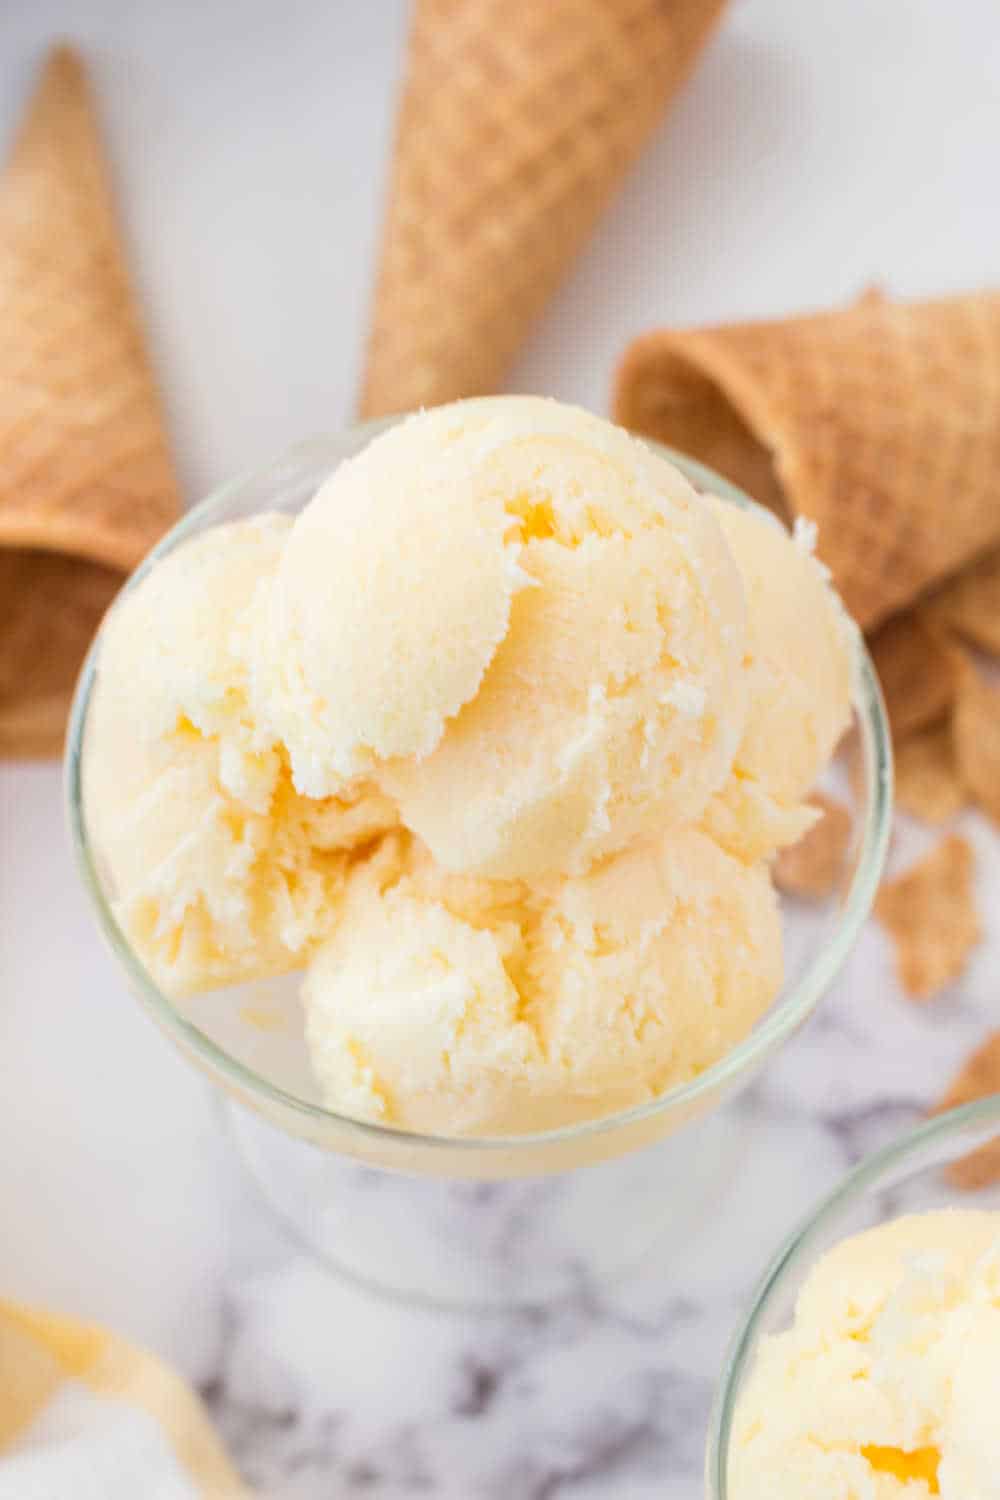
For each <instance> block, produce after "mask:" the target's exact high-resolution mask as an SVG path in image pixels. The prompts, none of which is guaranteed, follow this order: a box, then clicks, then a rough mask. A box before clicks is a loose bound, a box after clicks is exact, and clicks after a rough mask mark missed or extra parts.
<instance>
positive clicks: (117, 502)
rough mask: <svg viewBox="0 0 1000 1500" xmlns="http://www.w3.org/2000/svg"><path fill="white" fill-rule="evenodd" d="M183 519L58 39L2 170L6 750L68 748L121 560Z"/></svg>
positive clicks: (2, 717)
mask: <svg viewBox="0 0 1000 1500" xmlns="http://www.w3.org/2000/svg"><path fill="white" fill-rule="evenodd" d="M178 513H179V501H178V493H177V486H176V482H175V479H174V474H173V469H172V465H171V462H170V456H169V452H168V449H167V443H166V437H165V434H164V429H163V423H162V418H161V413H160V408H159V401H158V397H157V392H156V388H155V385H154V383H153V378H152V374H151V371H150V368H149V364H148V361H147V357H146V353H145V350H144V347H143V341H142V334H141V330H140V326H139V319H138V316H137V312H136V309H135V305H134V303H133V299H132V294H131V290H130V287H129V283H128V276H127V272H126V268H125V258H124V254H123V251H122V247H121V244H120V240H119V234H118V228H117V225H116V222H115V217H114V210H113V205H112V200H111V192H110V186H109V182H108V176H107V171H106V168H105V165H104V161H103V158H102V154H101V146H100V140H99V136H98V133H97V124H96V119H95V114H94V109H93V105H92V102H91V98H90V94H89V90H88V87H87V82H86V78H85V75H84V71H83V67H82V64H81V62H80V60H79V58H78V57H77V56H76V55H75V53H74V52H73V51H72V50H71V49H70V48H69V47H65V46H63V47H58V48H56V49H54V50H53V52H52V53H51V54H50V55H49V57H48V59H47V61H46V64H45V68H44V71H43V73H42V76H41V79H40V81H39V84H38V87H37V89H36V91H35V94H34V97H33V98H32V100H31V103H30V105H29V108H28V113H27V116H26V118H25V120H24V122H23V124H22V127H21V130H20V132H19V134H18V137H17V139H16V141H15V143H14V147H13V150H12V153H11V156H10V158H9V161H8V163H7V166H6V168H5V170H4V173H3V176H2V177H0V548H2V549H8V550H7V552H6V555H3V587H4V598H3V603H2V618H0V753H3V754H8V755H16V754H32V755H40V754H55V753H58V750H59V747H60V742H61V737H62V728H63V723H64V720H65V715H66V710H67V708H68V704H69V698H70V693H71V689H72V684H73V680H74V678H75V675H76V672H77V670H78V668H79V665H80V662H81V660H82V658H83V654H84V651H85V649H86V644H87V641H88V640H89V638H90V636H91V635H92V633H93V631H94V629H95V628H96V626H97V623H98V621H99V620H100V616H101V614H102V612H103V609H104V607H105V606H106V604H107V602H108V601H109V599H110V597H111V596H112V593H113V591H114V579H113V577H112V573H111V572H110V571H109V570H114V571H115V572H117V573H118V574H119V575H120V574H121V573H123V572H126V571H128V570H129V569H131V568H132V567H134V565H135V564H136V563H137V562H138V561H139V559H140V558H141V557H142V556H143V555H144V553H146V552H147V551H148V550H149V548H150V547H151V546H152V544H153V543H154V542H155V541H156V539H157V538H158V537H159V536H160V535H161V534H162V532H163V531H164V530H165V529H166V527H167V526H169V525H170V524H171V523H172V522H173V521H174V520H175V519H176V517H177V515H178ZM54 553H55V554H62V556H60V557H59V558H58V560H56V561H53V558H52V554H54ZM119 582H120V577H119ZM29 642H30V643H31V644H30V646H29V645H28V643H29Z"/></svg>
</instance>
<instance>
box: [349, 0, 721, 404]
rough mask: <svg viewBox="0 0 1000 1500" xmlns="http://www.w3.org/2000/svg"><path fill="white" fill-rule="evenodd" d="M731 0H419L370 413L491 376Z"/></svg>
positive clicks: (433, 400)
mask: <svg viewBox="0 0 1000 1500" xmlns="http://www.w3.org/2000/svg"><path fill="white" fill-rule="evenodd" d="M724 3H725V0H671V3H670V4H669V5H666V4H663V3H662V0H546V3H545V4H542V5H540V4H537V3H536V0H416V4H415V9H414V12H413V20H412V27H411V33H410V41H409V51H408V60H407V72H406V78H405V81H404V88H403V96H402V103H401V106H400V110H399V116H398V119H397V128H396V145H395V156H394V162H393V168H392V175H391V183H390V192H389V204H388V214H387V218H386V222H385V225H384V229H383V249H382V258H381V265H380V269H379V273H378V278H377V283H376V291H375V301H374V312H373V318H372V326H371V333H370V338H369V345H368V354H367V368H366V372H365V376H364V381H363V387H362V394H361V401H360V406H361V411H362V414H363V415H364V416H377V415H382V414H385V413H388V412H395V411H402V410H406V409H410V408H414V407H418V406H430V405H435V404H437V403H440V402H442V401H450V400H454V399H456V398H458V397H461V396H471V395H479V394H483V393H487V392H489V391H492V390H495V389H496V388H497V385H498V384H499V382H500V381H501V379H502V377H503V375H504V372H505V371H506V369H507V367H508V365H509V363H510V361H511V359H512V357H513V356H514V354H515V352H516V351H517V349H518V346H519V345H520V344H521V342H522V340H523V339H524V337H525V335H526V334H527V332H528V329H529V328H530V326H531V324H532V322H533V321H534V319H535V318H536V317H537V315H538V313H539V312H540V310H541V308H542V307H543V305H544V304H545V302H546V300H547V299H548V297H549V296H550V295H551V293H552V292H553V291H554V289H555V287H556V286H557V284H558V283H559V281H560V279H561V278H562V276H563V274H564V272H565V270H566V267H567V265H568V264H569V262H570V261H571V260H572V258H573V256H574V255H575V254H576V252H577V251H578V250H579V249H580V247H581V245H582V244H583V242H584V240H585V239H586V237H587V235H588V233H589V232H590V230H591V228H592V226H593V225H594V223H595V221H596V220H597V218H598V216H599V215H600V213H601V211H602V209H603V208H604V206H605V203H606V202H607V200H608V198H609V197H610V195H611V193H612V191H613V190H614V188H615V187H616V185H617V184H618V182H619V181H620V180H621V177H622V175H623V173H624V172H625V170H626V168H627V167H628V165H629V164H630V162H631V161H632V160H633V158H634V157H635V156H636V155H637V154H638V152H639V150H640V149H641V147H642V146H643V144H644V143H645V141H646V139H647V137H648V136H649V135H650V133H651V131H652V130H653V128H654V127H655V125H656V124H657V122H658V121H659V120H660V118H661V117H662V115H663V112H664V110H665V108H666V106H667V105H668V103H669V102H670V100H671V98H672V96H673V95H674V93H675V92H676V90H677V88H678V86H679V85H680V83H681V82H682V81H683V79H684V78H685V76H686V75H687V73H688V71H689V70H690V68H691V67H692V65H693V63H694V61H695V59H696V57H697V55H698V52H699V51H700V49H701V47H702V45H703V44H704V42H705V40H706V38H707V36H708V34H709V32H710V31H711V29H712V27H713V25H714V23H715V21H716V20H717V18H718V16H719V14H720V13H721V11H722V8H723V5H724Z"/></svg>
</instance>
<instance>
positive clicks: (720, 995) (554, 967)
mask: <svg viewBox="0 0 1000 1500" xmlns="http://www.w3.org/2000/svg"><path fill="white" fill-rule="evenodd" d="M780 982H781V931H780V922H779V917H778V909H777V903H776V901H775V897H774V894H773V891H772V888H771V884H770V880H769V877H768V874H767V871H766V869H765V868H764V867H758V868H756V869H751V868H749V867H747V866H746V865H744V864H742V863H741V862H739V861H738V860H736V859H734V858H732V857H731V856H729V855H727V854H725V853H723V852H722V851H721V850H720V849H718V848H717V847H716V846H715V845H714V844H713V843H712V841H711V840H710V839H709V838H707V837H706V836H705V835H704V834H701V833H698V832H695V831H693V830H688V831H683V832H679V833H676V834H668V835H666V836H665V837H663V838H662V839H660V840H658V841H656V842H653V843H647V844H643V845H641V846H638V847H633V848H631V849H629V850H626V851H625V852H624V853H621V854H619V855H616V856H614V857H612V858H610V859H608V860H607V861H605V862H603V863H601V864H599V865H598V866H596V867H595V868H594V869H592V870H591V871H590V872H588V873H587V874H585V875H581V876H576V877H569V878H564V879H555V880H552V881H549V882H545V883H540V884H533V885H530V886H529V885H527V884H525V883H523V882H519V881H500V880H487V879H484V878H476V877H470V876H462V875H449V874H447V873H446V872H444V871H442V870H441V868H440V867H439V866H437V865H436V864H435V863H434V862H433V861H432V860H431V859H430V858H429V856H428V855H427V854H426V852H425V851H421V849H420V847H419V845H415V846H413V847H412V848H411V849H410V851H409V853H408V854H407V856H406V859H405V864H404V867H403V872H402V873H401V874H400V873H399V870H398V869H391V870H390V872H389V877H388V878H386V876H385V875H384V874H383V875H382V876H380V877H378V878H375V877H374V876H373V873H372V871H371V870H370V869H364V870H361V871H357V872H354V873H353V874H352V875H351V876H350V877H349V879H348V893H347V897H346V899H345V902H344V905H343V908H342V914H341V916H340V918H339V920H338V922H337V925H336V927H335V929H334V931H333V932H332V934H331V935H330V937H329V938H327V939H326V941H325V942H324V943H323V944H322V945H321V947H320V948H319V949H318V950H317V952H316V954H315V957H314V958H313V960H312V962H311V965H310V967H309V970H308V973H307V976H306V980H305V984H304V986H303V998H304V1002H305V1009H306V1035H307V1039H308V1043H309V1048H310V1054H311V1057H312V1060H313V1066H314V1070H315V1072H316V1075H317V1077H318V1079H319V1081H320V1085H321V1088H322V1092H323V1097H324V1099H325V1101H326V1103H327V1105H328V1106H329V1107H330V1108H332V1109H335V1110H338V1111H342V1112H344V1113H347V1114H351V1115H357V1116H360V1117H362V1118H366V1119H372V1120H378V1121H381V1122H383V1123H386V1124H391V1125H395V1126H399V1127H403V1128H406V1129H411V1130H417V1131H424V1132H433V1133H439V1134H446V1135H451V1134H508V1133H510V1134H516V1133H522V1132H530V1131H535V1130H544V1129H550V1128H554V1127H556V1126H560V1125H566V1124H570V1123H573V1122H574V1121H579V1120H585V1119H591V1118H595V1117H598V1116H601V1115H605V1114H609V1113H611V1112H613V1111H615V1110H618V1109H623V1108H627V1107H628V1106H630V1105H634V1104H638V1103H641V1102H643V1101H644V1100H649V1099H652V1098H655V1097H656V1096H657V1095H659V1094H660V1093H661V1092H662V1091H663V1090H664V1089H666V1088H668V1087H669V1086H671V1085H672V1084H675V1083H679V1082H681V1081H683V1080H686V1079H690V1078H692V1077H694V1076H695V1075H696V1074H697V1073H698V1072H700V1071H701V1070H702V1069H704V1068H705V1067H707V1066H709V1064H710V1063H712V1062H714V1061H715V1060H716V1059H717V1058H718V1057H719V1056H721V1055H722V1053H723V1052H725V1051H726V1050H727V1049H728V1048H729V1047H730V1046H732V1045H733V1044H734V1043H735V1042H736V1041H738V1040H739V1039H740V1038H741V1037H742V1036H744V1035H745V1034H746V1032H747V1031H748V1030H749V1029H750V1027H751V1026H752V1025H753V1023H754V1022H755V1021H756V1020H757V1019H758V1017H759V1016H760V1014H761V1013H762V1012H763V1011H764V1009H766V1007H767V1005H768V1004H769V1003H770V1001H771V1000H772V999H773V998H774V996H775V994H776V993H777V990H778V988H779V986H780Z"/></svg>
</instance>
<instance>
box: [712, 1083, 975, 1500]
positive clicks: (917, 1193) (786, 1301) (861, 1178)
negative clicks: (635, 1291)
mask: <svg viewBox="0 0 1000 1500" xmlns="http://www.w3.org/2000/svg"><path fill="white" fill-rule="evenodd" d="M998 1138H1000V1095H994V1096H992V1097H991V1098H988V1099H983V1100H980V1101H979V1102H977V1103H975V1104H967V1105H965V1106H964V1107H963V1108H961V1109H956V1110H952V1111H951V1112H950V1113H948V1114H945V1115H941V1116H939V1117H938V1118H937V1119H933V1120H929V1121H927V1122H926V1123H924V1124H923V1125H920V1126H918V1127H917V1128H916V1129H915V1130H912V1131H911V1132H910V1133H909V1134H908V1135H906V1136H904V1137H903V1138H902V1140H899V1141H895V1142H893V1143H892V1144H891V1145H889V1146H887V1147H885V1148H884V1149H883V1150H882V1151H879V1152H876V1153H875V1155H874V1156H871V1157H869V1158H868V1159H867V1160H866V1161H863V1162H862V1163H861V1165H860V1166H859V1167H856V1168H855V1170H854V1171H853V1172H851V1173H850V1174H849V1175H848V1176H847V1177H846V1178H845V1179H844V1181H843V1182H842V1183H840V1185H839V1186H838V1187H837V1188H835V1189H834V1191H833V1192H832V1193H830V1195H829V1196H828V1197H827V1198H825V1199H824V1201H823V1202H822V1203H821V1204H820V1205H819V1207H818V1208H817V1209H816V1210H815V1211H814V1213H812V1214H811V1215H810V1216H809V1218H808V1219H807V1220H806V1222H805V1223H804V1224H803V1225H802V1226H801V1227H800V1228H799V1229H798V1230H797V1231H796V1232H795V1234H793V1235H792V1237H791V1238H790V1239H789V1240H788V1241H787V1243H786V1244H785V1245H784V1246H783V1248H782V1249H781V1251H780V1252H779V1253H778V1255H777V1256H776V1257H775V1259H774V1260H773V1261H772V1263H771V1265H770V1266H769V1267H768V1269H767V1271H766V1272H765V1274H764V1276H763V1278H762V1279H761V1282H760V1284H759V1286H758V1288H757V1291H756V1293H755V1295H754V1298H753V1303H752V1306H751V1309H750V1313H749V1315H748V1316H747V1319H746V1322H745V1323H744V1324H743V1326H742V1328H741V1329H740V1330H739V1331H738V1333H737V1334H736V1336H735V1338H734V1339H733V1342H732V1344H731V1346H730V1349H729V1352H728V1355H727V1358H726V1363H725V1367H724V1370H723V1373H722V1378H721V1381H720V1384H719V1390H718V1394H717V1396H716V1401H715V1408H714V1411H713V1414H712V1420H711V1426H710V1432H709V1442H708V1453H707V1459H706V1494H707V1496H708V1497H709V1500H733V1488H732V1483H731V1467H732V1465H731V1445H732V1441H733V1434H734V1422H735V1418H736V1414H737V1410H738V1407H739V1403H740V1399H741V1397H742V1395H743V1392H744V1391H745V1389H746V1386H747V1380H748V1377H749V1376H750V1373H751V1371H752V1369H753V1366H754V1361H755V1359H756V1357H757V1352H758V1350H759V1348H760V1345H761V1342H762V1340H764V1339H766V1338H767V1337H769V1336H770V1335H772V1334H775V1333H778V1332H780V1331H782V1330H783V1329H785V1328H787V1327H788V1326H789V1324H790V1323H791V1321H792V1318H793V1316H794V1312H795V1303H796V1299H797V1297H798V1294H799V1291H800V1290H801V1288H802V1285H803V1282H804V1281H805V1279H806V1277H807V1276H808V1275H809V1272H810V1271H811V1270H812V1268H813V1266H814V1265H815V1264H816V1262H817V1261H818V1260H819V1259H820V1257H821V1256H822V1255H824V1254H825V1253H826V1251H828V1250H830V1249H831V1248H832V1247H833V1246H834V1245H836V1244H838V1243H839V1242H840V1241H841V1240H844V1239H847V1238H849V1237H850V1236H851V1235H855V1234H860V1233H861V1232H862V1231H863V1230H865V1229H871V1228H873V1227H874V1226H875V1225H878V1224H884V1223H886V1222H888V1221H889V1220H890V1219H895V1218H898V1217H899V1216H900V1215H902V1214H913V1213H924V1212H927V1211H931V1210H936V1209H943V1208H956V1209H962V1208H964V1209H977V1210H981V1209H986V1210H989V1211H993V1212H997V1211H1000V1183H993V1184H984V1185H983V1186H981V1187H980V1188H978V1189H975V1190H974V1189H973V1187H972V1185H971V1183H970V1184H966V1185H963V1186H960V1185H958V1184H957V1183H956V1182H955V1180H954V1178H953V1177H952V1176H951V1175H950V1174H949V1168H954V1167H955V1166H956V1165H957V1164H958V1163H960V1162H963V1161H964V1160H965V1159H966V1158H967V1157H968V1156H970V1155H971V1154H972V1153H973V1152H975V1151H977V1150H979V1149H981V1148H982V1147H984V1146H987V1145H992V1144H994V1143H998Z"/></svg>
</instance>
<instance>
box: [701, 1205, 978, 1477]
mask: <svg viewBox="0 0 1000 1500" xmlns="http://www.w3.org/2000/svg"><path fill="white" fill-rule="evenodd" d="M998 1392H1000V1214H996V1213H979V1212H973V1211H955V1210H952V1211H947V1210H946V1211H941V1212H936V1213H926V1214H916V1215H912V1216H909V1217H905V1218H900V1219H896V1220H894V1221H890V1222H889V1223H887V1224H883V1225H880V1226H879V1227H878V1228H876V1229H871V1230H868V1231H867V1232H865V1233H863V1234H860V1235H857V1236H856V1237H854V1238H852V1239H848V1240H844V1241H843V1242H842V1243H841V1244H839V1245H837V1246H835V1247H834V1249H832V1250H831V1251H829V1252H828V1254H826V1255H824V1256H823V1257H822V1259H821V1260H820V1261H819V1262H818V1263H817V1265H816V1266H815V1267H814V1268H813V1270H812V1272H811V1273H810V1275H809V1277H808V1278H807V1280H806V1282H805V1284H804V1286H803V1288H802V1291H801V1293H800V1295H799V1299H798V1303H797V1307H796V1312H795V1320H794V1323H793V1324H792V1327H791V1328H790V1329H788V1330H787V1331H786V1332H784V1333H779V1334H776V1335H774V1336H772V1337H770V1338H768V1339H766V1340H765V1341H764V1342H763V1343H762V1345H761V1347H760V1349H759V1350H758V1353H757V1358H756V1364H755V1366H754V1368H753V1370H752V1371H751V1374H750V1378H749V1383H748V1385H747V1388H746V1391H745V1393H744V1395H743V1396H742V1398H741V1399H740V1402H739V1406H738V1407H737V1411H736V1415H735V1419H734V1427H733V1433H732V1439H731V1444H732V1446H731V1450H730V1476H731V1483H730V1493H731V1495H732V1496H733V1500H774V1497H775V1496H778V1495H781V1496H786V1495H787V1496H789V1497H793V1496H794V1497H798V1496H803V1497H805V1496H808V1497H809V1500H897V1497H898V1500H927V1497H929V1496H934V1495H940V1496H941V1497H942V1500H996V1497H997V1496H998V1495H1000V1422H998V1421H997V1410H998V1406H997V1402H998Z"/></svg>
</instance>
